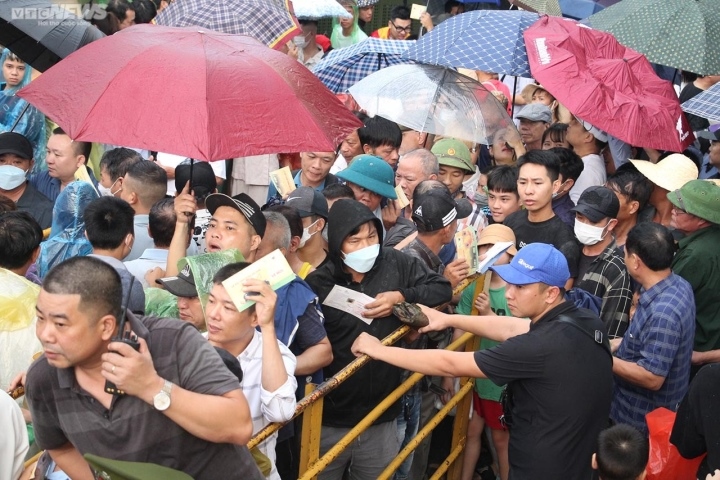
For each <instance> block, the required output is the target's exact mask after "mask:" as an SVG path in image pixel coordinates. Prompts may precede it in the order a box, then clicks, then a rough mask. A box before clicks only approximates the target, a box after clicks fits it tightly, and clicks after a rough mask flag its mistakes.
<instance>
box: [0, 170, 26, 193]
mask: <svg viewBox="0 0 720 480" xmlns="http://www.w3.org/2000/svg"><path fill="white" fill-rule="evenodd" d="M26 174H27V172H25V170H23V169H22V168H18V167H16V166H15V165H1V166H0V189H2V190H14V189H16V188H17V187H19V186H20V185H22V184H23V182H24V181H25V176H26Z"/></svg>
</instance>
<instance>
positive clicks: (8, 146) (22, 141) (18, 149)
mask: <svg viewBox="0 0 720 480" xmlns="http://www.w3.org/2000/svg"><path fill="white" fill-rule="evenodd" d="M5 153H12V154H14V155H17V156H18V157H20V158H24V159H25V160H32V159H33V147H32V143H30V140H28V139H27V138H26V137H25V136H24V135H20V134H19V133H17V132H5V133H0V155H3V154H5Z"/></svg>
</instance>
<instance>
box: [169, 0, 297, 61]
mask: <svg viewBox="0 0 720 480" xmlns="http://www.w3.org/2000/svg"><path fill="white" fill-rule="evenodd" d="M288 1H289V0H180V1H177V2H172V3H171V4H170V6H168V7H167V8H165V9H164V10H163V11H162V12H160V14H159V15H158V16H157V17H155V22H156V23H157V24H158V25H165V26H168V27H191V26H196V27H202V28H207V29H208V30H215V31H216V32H223V33H234V34H237V35H249V36H251V37H254V38H257V39H258V40H260V41H261V42H262V43H264V44H265V45H267V46H269V47H271V48H276V49H277V48H280V47H282V46H283V45H285V44H286V43H287V42H288V41H289V40H290V39H292V38H293V37H294V36H296V35H298V34H299V33H301V32H302V30H301V29H300V25H299V24H298V22H297V19H296V18H295V17H294V16H293V15H292V13H290V6H289V4H288Z"/></svg>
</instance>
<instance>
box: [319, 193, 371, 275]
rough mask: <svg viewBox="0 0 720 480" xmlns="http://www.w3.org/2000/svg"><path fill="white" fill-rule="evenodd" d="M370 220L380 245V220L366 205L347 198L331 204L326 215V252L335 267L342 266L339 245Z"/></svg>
mask: <svg viewBox="0 0 720 480" xmlns="http://www.w3.org/2000/svg"><path fill="white" fill-rule="evenodd" d="M370 221H373V222H375V228H376V229H377V232H378V238H379V240H380V245H382V242H383V228H382V222H381V221H380V219H379V218H377V217H376V216H375V215H374V214H373V212H371V211H370V209H369V208H368V207H366V206H365V205H363V204H362V203H360V202H357V201H355V200H349V199H341V200H338V201H336V202H335V203H334V204H333V206H332V208H331V209H330V215H329V216H328V254H329V256H330V260H332V262H333V263H334V264H335V266H336V267H338V268H340V269H342V266H343V262H342V256H341V247H342V243H343V241H344V240H345V238H346V237H347V236H348V235H349V234H350V232H352V231H353V230H355V229H356V228H357V227H359V226H360V225H362V224H363V223H367V222H370ZM378 258H380V257H378Z"/></svg>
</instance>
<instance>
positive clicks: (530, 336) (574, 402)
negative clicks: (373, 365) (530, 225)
mask: <svg viewBox="0 0 720 480" xmlns="http://www.w3.org/2000/svg"><path fill="white" fill-rule="evenodd" d="M492 270H493V271H494V272H495V273H496V274H497V275H499V276H500V277H501V278H502V279H503V280H504V281H505V282H507V287H506V293H505V297H506V299H507V301H508V307H509V308H510V311H511V312H512V313H513V315H515V316H516V317H527V318H529V319H530V321H529V322H528V321H527V320H525V319H523V318H508V317H497V316H482V317H471V316H461V315H446V314H444V313H441V312H438V311H435V310H431V309H428V308H424V307H423V311H424V313H425V314H426V315H427V316H428V318H429V319H430V325H429V326H428V327H426V328H424V329H421V332H424V331H430V330H440V329H443V328H447V327H450V326H452V327H456V328H460V329H463V330H465V331H469V332H472V333H475V334H476V335H479V336H481V337H484V338H489V339H492V340H498V341H502V342H503V343H502V344H500V345H498V346H496V347H494V348H491V349H488V350H481V351H478V352H474V353H469V352H449V351H445V350H422V351H421V350H406V349H400V348H395V347H385V346H383V345H382V344H380V342H379V341H377V339H374V338H372V337H370V336H368V335H365V334H362V335H360V336H359V337H358V338H357V340H356V341H355V343H354V345H353V347H352V351H353V352H354V353H355V354H356V355H361V354H367V355H369V356H370V357H372V358H374V359H376V360H380V361H384V362H387V363H390V364H392V365H395V366H398V367H401V368H407V369H409V370H413V371H417V372H420V373H424V374H425V375H440V376H454V377H462V376H470V377H475V378H489V379H490V380H492V381H493V383H495V384H497V385H507V388H506V393H507V400H506V402H505V403H504V404H503V410H504V416H503V418H504V420H505V423H506V424H507V425H508V426H509V427H510V431H511V435H510V446H509V461H510V477H509V478H510V479H511V480H512V479H525V478H533V479H536V480H543V479H547V480H552V479H558V478H590V475H591V473H592V472H591V467H590V462H588V461H587V459H588V458H590V457H591V456H592V454H593V451H594V448H595V442H596V440H597V436H598V434H599V433H600V431H601V430H602V429H603V428H604V427H605V426H607V419H608V414H609V411H610V401H611V393H612V357H611V356H610V351H609V346H608V344H607V341H606V340H605V334H604V329H603V326H602V321H601V320H600V319H599V318H598V317H597V316H595V315H594V314H592V313H590V312H589V311H587V310H579V309H578V308H577V307H575V305H574V304H572V303H570V302H567V301H565V299H564V288H563V287H564V285H565V282H567V280H568V278H570V272H569V270H568V266H567V261H566V260H565V257H564V256H563V254H562V253H560V251H559V250H557V249H556V248H554V247H553V246H552V245H547V244H543V243H534V244H530V245H527V246H526V247H524V248H523V249H522V250H520V251H519V252H518V254H517V255H516V256H515V258H513V260H512V262H510V263H509V264H507V265H500V266H496V267H492ZM595 343H597V344H595Z"/></svg>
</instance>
